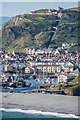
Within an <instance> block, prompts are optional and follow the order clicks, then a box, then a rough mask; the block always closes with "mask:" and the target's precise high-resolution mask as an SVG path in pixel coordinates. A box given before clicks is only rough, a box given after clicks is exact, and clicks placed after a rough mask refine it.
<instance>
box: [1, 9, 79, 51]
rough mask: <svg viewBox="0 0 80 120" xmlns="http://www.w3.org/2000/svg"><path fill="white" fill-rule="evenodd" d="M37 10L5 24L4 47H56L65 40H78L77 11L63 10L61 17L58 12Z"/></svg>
mask: <svg viewBox="0 0 80 120" xmlns="http://www.w3.org/2000/svg"><path fill="white" fill-rule="evenodd" d="M42 11H44V10H42ZM46 11H47V10H45V12H46ZM53 11H55V10H53ZM35 12H36V14H24V15H18V16H15V17H13V18H12V19H11V20H10V21H9V22H7V23H5V24H4V25H3V27H2V46H3V48H5V49H8V50H13V49H14V50H17V51H20V50H23V51H24V50H25V48H33V47H34V48H44V47H53V48H56V47H58V46H61V44H62V43H63V42H67V43H73V42H77V40H78V33H77V31H78V14H77V11H73V10H63V11H62V13H63V15H62V17H61V19H60V18H59V17H58V16H57V15H56V14H54V15H47V14H37V13H40V12H41V10H37V11H35ZM58 12H59V11H58Z"/></svg>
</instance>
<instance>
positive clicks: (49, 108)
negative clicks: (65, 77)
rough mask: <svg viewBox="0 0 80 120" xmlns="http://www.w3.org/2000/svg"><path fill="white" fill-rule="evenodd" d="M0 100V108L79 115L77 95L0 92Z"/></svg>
mask: <svg viewBox="0 0 80 120" xmlns="http://www.w3.org/2000/svg"><path fill="white" fill-rule="evenodd" d="M1 99H2V100H1ZM0 100H1V101H0V108H6V109H22V110H37V111H42V112H53V113H62V114H74V115H76V116H80V113H79V111H78V100H79V97H78V96H67V95H54V94H35V93H31V94H28V93H26V94H21V93H2V94H1V93H0Z"/></svg>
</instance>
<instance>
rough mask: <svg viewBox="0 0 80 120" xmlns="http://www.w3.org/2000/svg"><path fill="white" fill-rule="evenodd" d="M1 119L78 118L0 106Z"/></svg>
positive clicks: (63, 119)
mask: <svg viewBox="0 0 80 120" xmlns="http://www.w3.org/2000/svg"><path fill="white" fill-rule="evenodd" d="M0 117H1V120H79V117H78V116H76V115H74V114H61V113H53V112H42V111H36V110H21V109H5V108H0Z"/></svg>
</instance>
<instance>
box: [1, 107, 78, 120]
mask: <svg viewBox="0 0 80 120" xmlns="http://www.w3.org/2000/svg"><path fill="white" fill-rule="evenodd" d="M0 111H5V112H21V113H25V114H40V115H48V116H49V115H50V116H56V117H60V118H80V117H79V116H76V115H74V114H62V113H54V112H42V111H37V110H22V109H5V108H0Z"/></svg>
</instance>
